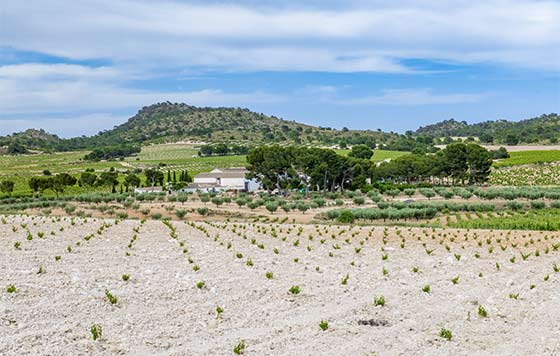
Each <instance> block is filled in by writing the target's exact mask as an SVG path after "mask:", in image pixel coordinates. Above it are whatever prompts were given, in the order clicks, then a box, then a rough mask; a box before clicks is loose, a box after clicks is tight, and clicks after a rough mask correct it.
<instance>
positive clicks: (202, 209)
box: [196, 208, 209, 216]
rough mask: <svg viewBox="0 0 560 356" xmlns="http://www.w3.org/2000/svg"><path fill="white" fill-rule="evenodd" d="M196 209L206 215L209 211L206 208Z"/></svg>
mask: <svg viewBox="0 0 560 356" xmlns="http://www.w3.org/2000/svg"><path fill="white" fill-rule="evenodd" d="M196 211H197V212H198V213H199V214H200V215H202V216H206V215H208V212H209V211H208V208H198V209H196Z"/></svg>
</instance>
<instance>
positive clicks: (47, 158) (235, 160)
mask: <svg viewBox="0 0 560 356" xmlns="http://www.w3.org/2000/svg"><path fill="white" fill-rule="evenodd" d="M88 152H89V151H74V152H59V153H50V154H46V153H43V154H33V155H15V156H8V155H6V156H0V167H2V169H0V180H3V179H10V180H13V181H14V183H15V187H14V193H15V194H24V193H30V192H31V190H30V189H29V186H28V184H27V181H28V179H29V178H30V177H32V176H40V175H42V174H43V170H45V169H47V170H49V171H50V172H51V173H52V174H57V173H69V174H71V175H73V176H76V177H77V176H79V174H80V173H82V172H84V171H85V170H86V169H87V168H92V169H94V170H95V171H96V172H100V171H106V170H108V169H110V168H111V167H113V168H115V169H116V170H118V171H126V170H132V169H134V168H140V169H145V168H153V167H157V166H158V165H159V164H160V163H165V164H166V167H164V168H163V171H164V172H165V171H167V169H169V170H171V171H180V170H187V171H188V172H189V174H191V175H194V174H198V173H200V172H205V171H210V170H212V169H213V168H215V167H226V168H227V167H239V166H243V165H245V163H246V161H245V156H222V157H198V154H197V153H198V149H197V148H195V146H193V145H187V144H172V145H152V146H144V147H142V151H141V152H140V154H139V155H138V156H134V157H128V158H126V159H125V160H124V161H118V160H116V161H101V162H88V161H84V160H83V157H84V155H86V154H87V153H88ZM120 178H121V180H122V179H123V177H120ZM141 178H142V176H141ZM107 191H109V188H107V187H96V188H94V189H89V190H88V189H85V188H82V187H78V186H74V187H70V188H69V189H68V190H67V192H66V193H67V194H70V195H72V194H82V193H92V192H107Z"/></svg>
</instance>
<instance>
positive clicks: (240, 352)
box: [233, 340, 245, 355]
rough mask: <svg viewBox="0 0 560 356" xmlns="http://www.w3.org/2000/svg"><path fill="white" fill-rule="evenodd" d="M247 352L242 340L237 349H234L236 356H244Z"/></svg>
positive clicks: (236, 346)
mask: <svg viewBox="0 0 560 356" xmlns="http://www.w3.org/2000/svg"><path fill="white" fill-rule="evenodd" d="M244 352H245V341H244V340H241V341H240V342H239V343H238V344H237V345H235V347H234V348H233V353H234V354H236V355H243V353H244Z"/></svg>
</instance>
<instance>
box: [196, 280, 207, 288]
mask: <svg viewBox="0 0 560 356" xmlns="http://www.w3.org/2000/svg"><path fill="white" fill-rule="evenodd" d="M205 285H206V283H204V282H203V281H200V282H196V288H198V289H202V288H204V286H205Z"/></svg>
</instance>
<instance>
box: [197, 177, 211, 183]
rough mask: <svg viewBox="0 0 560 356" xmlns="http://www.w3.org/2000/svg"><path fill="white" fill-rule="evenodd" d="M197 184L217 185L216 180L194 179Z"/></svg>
mask: <svg viewBox="0 0 560 356" xmlns="http://www.w3.org/2000/svg"><path fill="white" fill-rule="evenodd" d="M194 182H195V183H216V178H196V177H195V178H194Z"/></svg>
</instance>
